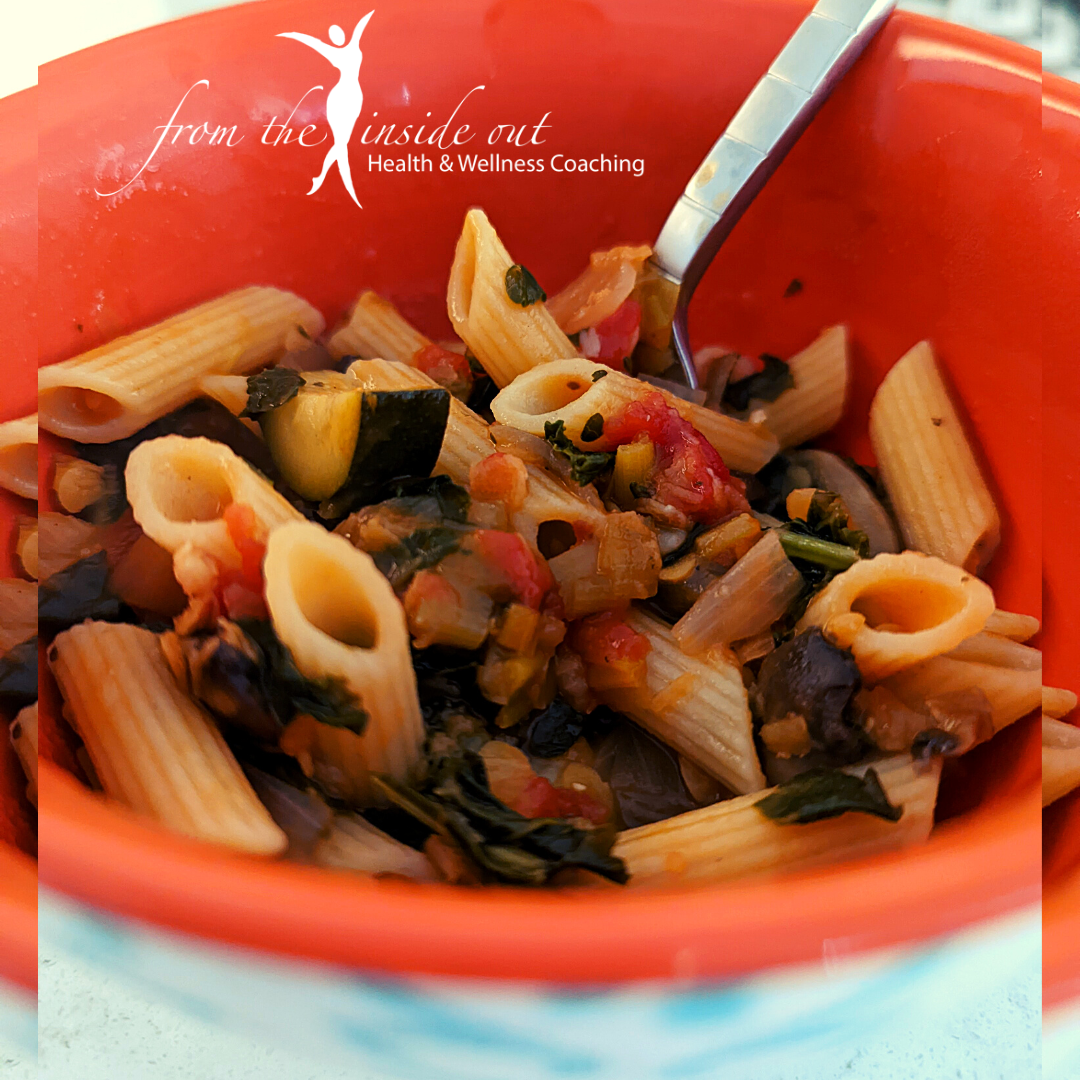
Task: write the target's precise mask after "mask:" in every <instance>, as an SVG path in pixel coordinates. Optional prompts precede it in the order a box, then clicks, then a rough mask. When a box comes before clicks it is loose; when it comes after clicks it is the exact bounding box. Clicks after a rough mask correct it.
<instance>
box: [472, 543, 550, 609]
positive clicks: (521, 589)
mask: <svg viewBox="0 0 1080 1080" xmlns="http://www.w3.org/2000/svg"><path fill="white" fill-rule="evenodd" d="M471 544H472V547H473V550H474V551H475V552H476V553H477V554H478V555H479V556H480V557H481V558H482V559H484V560H485V561H486V562H487V563H488V564H489V565H491V566H492V567H494V568H495V569H497V570H498V571H499V573H500V575H501V576H502V578H503V579H504V582H505V584H506V586H507V588H508V589H509V591H510V594H511V597H510V598H511V599H514V600H517V601H518V602H519V603H522V604H527V605H528V606H529V607H531V608H537V609H538V608H539V607H540V605H541V602H542V601H543V599H544V596H545V594H546V593H547V592H548V591H549V590H550V589H552V588H554V586H555V578H554V577H553V576H552V574H551V571H550V570H549V569H548V567H547V563H545V562H543V561H542V560H540V559H538V558H537V556H536V555H535V554H534V553H533V551H532V549H531V548H530V547H529V545H528V544H526V543H525V540H524V538H523V537H522V536H520V535H519V534H518V533H512V532H500V531H499V530H497V529H477V530H476V532H475V533H473V535H472V539H471Z"/></svg>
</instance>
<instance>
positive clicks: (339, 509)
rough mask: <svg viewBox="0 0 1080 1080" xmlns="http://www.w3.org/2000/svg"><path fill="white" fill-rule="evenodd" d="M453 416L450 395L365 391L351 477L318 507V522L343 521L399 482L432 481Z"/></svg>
mask: <svg viewBox="0 0 1080 1080" xmlns="http://www.w3.org/2000/svg"><path fill="white" fill-rule="evenodd" d="M449 415H450V393H449V391H447V390H443V389H437V390H436V389H431V390H374V391H367V392H366V393H365V394H364V397H363V401H362V403H361V406H360V433H359V435H358V436H357V439H356V450H355V451H354V453H353V460H352V465H351V466H350V468H349V478H348V479H347V480H346V481H345V483H344V485H343V486H342V487H341V489H340V490H338V491H337V492H335V493H334V494H333V495H332V496H331V497H330V498H329V499H327V500H325V501H324V502H322V503H321V504H320V505H319V517H321V518H322V519H324V520H325V521H336V520H339V519H340V518H343V517H345V516H346V515H347V514H350V513H352V511H353V510H355V509H357V507H360V506H365V505H367V504H368V503H371V502H373V501H374V500H375V499H377V498H378V497H379V495H380V494H381V492H382V491H383V490H384V489H385V487H386V485H387V484H390V483H391V482H393V481H395V480H407V479H411V478H415V477H428V476H430V475H431V470H432V469H434V468H435V462H436V461H438V460H439V451H440V450H441V449H442V441H443V435H444V434H445V433H446V421H447V418H448V417H449Z"/></svg>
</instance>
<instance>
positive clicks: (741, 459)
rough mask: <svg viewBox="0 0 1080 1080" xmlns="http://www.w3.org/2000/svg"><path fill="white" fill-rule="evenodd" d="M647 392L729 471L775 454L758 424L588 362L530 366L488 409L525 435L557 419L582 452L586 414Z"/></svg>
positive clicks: (750, 467)
mask: <svg viewBox="0 0 1080 1080" xmlns="http://www.w3.org/2000/svg"><path fill="white" fill-rule="evenodd" d="M649 394H660V395H661V396H662V397H663V399H664V401H665V402H666V403H667V404H668V405H670V406H671V407H672V408H674V409H676V410H677V411H678V413H679V415H680V416H681V417H682V418H683V419H684V420H686V421H688V422H689V423H691V424H693V426H694V427H695V428H697V430H698V431H700V432H701V434H702V435H704V436H705V438H706V439H708V440H709V442H710V443H712V445H713V446H714V447H715V448H716V450H717V451H718V452H719V454H720V456H721V457H722V458H723V459H724V462H725V464H727V465H728V466H730V467H731V468H733V469H739V470H740V471H742V472H757V471H758V469H760V468H761V467H762V466H763V465H764V464H765V463H766V462H768V461H769V460H770V459H771V458H772V457H773V456H774V455H775V454H776V451H777V449H778V443H777V441H776V436H775V435H773V434H772V432H771V431H769V430H768V428H766V427H765V426H764V425H763V424H758V423H749V422H748V421H746V420H736V419H735V418H734V417H731V416H725V415H724V414H723V413H719V412H715V411H714V410H712V409H707V408H705V407H704V406H703V405H695V404H694V402H692V401H684V400H683V399H682V398H679V397H676V396H675V395H674V394H672V393H670V392H669V391H667V390H661V389H659V388H658V387H656V386H653V385H652V384H651V383H647V382H643V381H641V380H640V379H632V378H631V377H630V376H629V375H624V374H623V373H622V372H619V371H613V370H612V369H611V368H609V367H605V366H604V365H603V364H598V363H596V362H595V361H593V360H582V359H575V360H562V361H558V362H552V363H549V364H544V365H542V366H540V367H536V368H533V370H532V371H529V372H527V373H526V374H524V375H520V376H518V377H517V378H516V379H515V380H514V381H513V383H511V384H510V385H509V386H507V387H506V388H505V389H503V390H502V391H500V392H499V394H497V395H496V397H495V400H494V401H492V403H491V411H492V413H493V414H494V416H495V419H496V420H498V421H499V423H500V424H507V425H509V426H510V427H516V428H518V429H519V430H521V431H527V432H529V434H530V435H539V436H543V434H544V425H545V424H548V423H554V422H555V421H557V420H561V421H562V422H563V424H564V428H563V432H564V434H565V435H566V436H567V438H569V439H571V440H573V442H574V443H575V444H577V445H578V446H579V447H581V448H582V449H586V450H587V449H596V448H597V446H599V445H600V444H590V443H588V442H584V441H583V440H582V438H581V430H582V428H583V427H584V426H585V422H586V421H587V420H588V419H589V417H591V416H593V415H594V414H595V413H599V414H600V415H601V416H602V417H604V419H605V420H607V419H608V418H609V417H612V416H615V415H618V414H619V413H621V412H622V411H623V410H624V409H625V408H626V406H627V405H629V404H630V402H632V401H638V400H640V399H641V398H643V397H646V396H648V395H649Z"/></svg>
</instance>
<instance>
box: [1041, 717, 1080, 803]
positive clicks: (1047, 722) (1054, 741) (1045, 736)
mask: <svg viewBox="0 0 1080 1080" xmlns="http://www.w3.org/2000/svg"><path fill="white" fill-rule="evenodd" d="M1076 787H1080V728H1078V727H1075V726H1073V725H1072V724H1066V723H1065V722H1064V721H1062V720H1055V719H1054V718H1053V717H1050V716H1044V717H1043V718H1042V792H1043V806H1049V805H1050V803H1052V802H1055V801H1056V800H1058V799H1060V798H1061V797H1062V796H1063V795H1068V793H1069V792H1070V791H1072V790H1073V789H1074V788H1076Z"/></svg>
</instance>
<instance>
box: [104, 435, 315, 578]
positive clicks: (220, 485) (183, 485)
mask: <svg viewBox="0 0 1080 1080" xmlns="http://www.w3.org/2000/svg"><path fill="white" fill-rule="evenodd" d="M124 479H125V482H126V485H127V497H128V502H130V503H131V510H132V513H133V514H134V515H135V520H136V521H137V522H138V523H139V525H140V526H142V530H143V532H145V533H146V535H147V536H149V537H150V539H151V540H153V541H154V542H155V543H157V544H160V545H161V546H162V547H163V548H165V550H166V551H170V552H172V553H173V554H174V555H175V554H176V552H178V551H179V550H180V549H181V548H183V547H185V545H190V547H191V548H195V549H196V550H198V551H200V552H205V553H206V554H208V555H212V556H214V557H215V558H216V559H218V560H220V561H221V562H223V563H225V564H227V565H238V564H239V560H240V556H239V553H238V552H237V550H236V546H235V545H234V544H233V542H232V539H231V537H230V535H229V527H228V523H227V522H226V520H225V517H224V514H225V511H226V509H227V508H228V507H229V506H231V505H232V504H234V503H239V504H243V505H245V506H250V507H251V509H252V510H253V511H254V513H255V522H256V532H257V535H256V539H258V540H260V541H264V540H265V538H266V536H267V535H269V533H270V532H271V530H273V529H275V528H277V526H279V525H282V524H284V523H285V522H287V521H296V520H298V519H299V518H300V517H301V515H300V512H299V511H298V510H296V509H295V508H294V507H293V506H291V505H290V504H289V503H288V502H286V501H285V499H284V498H283V497H282V496H281V495H279V494H278V493H277V492H276V491H275V490H274V488H273V486H272V485H271V484H270V482H269V481H268V480H266V479H265V477H263V476H261V475H260V474H259V473H257V472H256V471H255V470H254V469H253V468H252V467H251V466H250V465H249V464H248V463H247V462H246V461H244V459H243V458H241V457H239V456H238V455H237V454H235V453H233V451H232V450H230V449H229V448H228V447H227V446H225V445H224V444H222V443H218V442H212V441H211V440H210V439H202V438H197V439H188V438H184V437H183V436H182V435H164V436H162V437H161V438H159V439H148V440H147V441H146V442H144V443H140V444H139V445H138V446H137V447H135V449H134V450H132V452H131V455H130V457H129V458H128V463H127V468H126V470H125V472H124Z"/></svg>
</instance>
